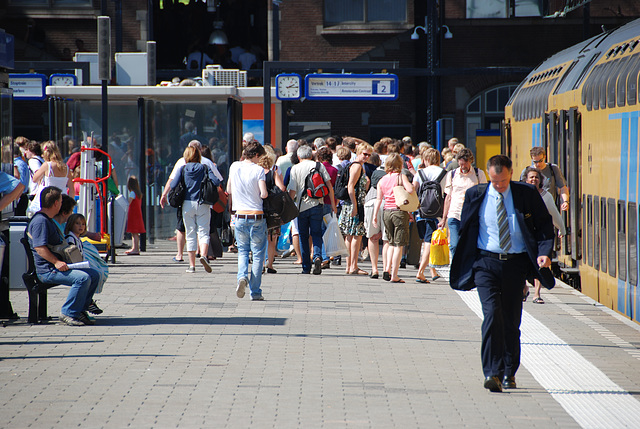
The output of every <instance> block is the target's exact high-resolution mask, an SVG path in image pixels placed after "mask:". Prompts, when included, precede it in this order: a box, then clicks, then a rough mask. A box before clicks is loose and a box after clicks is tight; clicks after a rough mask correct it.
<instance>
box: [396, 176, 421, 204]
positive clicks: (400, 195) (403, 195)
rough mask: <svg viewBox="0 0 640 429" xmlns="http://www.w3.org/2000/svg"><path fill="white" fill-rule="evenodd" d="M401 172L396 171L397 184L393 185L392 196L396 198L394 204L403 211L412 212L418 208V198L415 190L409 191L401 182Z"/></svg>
mask: <svg viewBox="0 0 640 429" xmlns="http://www.w3.org/2000/svg"><path fill="white" fill-rule="evenodd" d="M401 174H402V173H398V184H397V185H396V186H394V187H393V198H395V200H396V206H398V208H399V209H400V210H402V211H405V212H414V211H416V210H418V206H419V205H420V200H419V199H418V194H416V191H415V190H414V191H413V192H411V193H409V192H407V190H406V189H405V188H404V185H403V184H402V177H400V176H401Z"/></svg>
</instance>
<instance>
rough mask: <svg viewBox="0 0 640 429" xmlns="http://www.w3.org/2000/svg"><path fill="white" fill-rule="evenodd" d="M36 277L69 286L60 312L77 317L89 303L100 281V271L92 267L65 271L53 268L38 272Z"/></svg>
mask: <svg viewBox="0 0 640 429" xmlns="http://www.w3.org/2000/svg"><path fill="white" fill-rule="evenodd" d="M38 278H39V279H40V280H41V281H43V282H45V283H55V284H59V285H66V286H71V290H70V291H69V295H67V300H66V301H65V303H64V304H63V305H62V314H64V315H65V316H70V317H75V318H76V319H77V318H78V317H80V314H81V313H82V312H83V311H85V310H86V309H87V307H89V304H91V301H92V300H93V294H94V292H95V291H96V288H97V287H98V283H99V282H100V273H98V272H97V271H96V270H94V269H93V268H85V269H82V270H67V271H65V272H62V271H58V270H56V269H53V270H51V271H49V272H47V273H38Z"/></svg>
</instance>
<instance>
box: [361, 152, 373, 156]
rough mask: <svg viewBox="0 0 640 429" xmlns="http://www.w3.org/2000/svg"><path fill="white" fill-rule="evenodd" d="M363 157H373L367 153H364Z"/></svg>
mask: <svg viewBox="0 0 640 429" xmlns="http://www.w3.org/2000/svg"><path fill="white" fill-rule="evenodd" d="M362 155H364V156H366V157H370V156H371V154H370V153H367V152H362Z"/></svg>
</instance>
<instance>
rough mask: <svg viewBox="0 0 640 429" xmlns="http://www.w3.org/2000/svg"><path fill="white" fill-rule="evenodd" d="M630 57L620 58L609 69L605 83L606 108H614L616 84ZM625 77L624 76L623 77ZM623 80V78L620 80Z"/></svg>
mask: <svg viewBox="0 0 640 429" xmlns="http://www.w3.org/2000/svg"><path fill="white" fill-rule="evenodd" d="M629 58H630V57H625V58H621V59H620V60H619V61H618V62H617V63H616V65H615V66H614V67H613V69H611V75H610V76H609V79H608V82H607V107H609V108H612V107H616V84H617V81H618V78H620V77H621V76H620V74H621V73H622V72H623V71H624V69H625V66H626V65H627V62H628V61H629ZM623 76H626V75H623ZM622 79H624V77H623V78H622Z"/></svg>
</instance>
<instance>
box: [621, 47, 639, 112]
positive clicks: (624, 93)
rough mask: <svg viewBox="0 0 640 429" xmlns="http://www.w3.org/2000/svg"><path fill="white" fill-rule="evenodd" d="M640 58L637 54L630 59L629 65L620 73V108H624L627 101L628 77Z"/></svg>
mask: <svg viewBox="0 0 640 429" xmlns="http://www.w3.org/2000/svg"><path fill="white" fill-rule="evenodd" d="M639 58H640V54H635V55H632V56H631V57H629V61H627V65H626V66H625V67H624V69H622V72H621V73H620V77H619V78H618V85H617V95H616V99H617V101H618V107H623V106H624V105H625V104H626V101H627V77H628V76H629V73H631V70H633V68H634V67H635V65H636V63H637V62H638V59H639Z"/></svg>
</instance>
